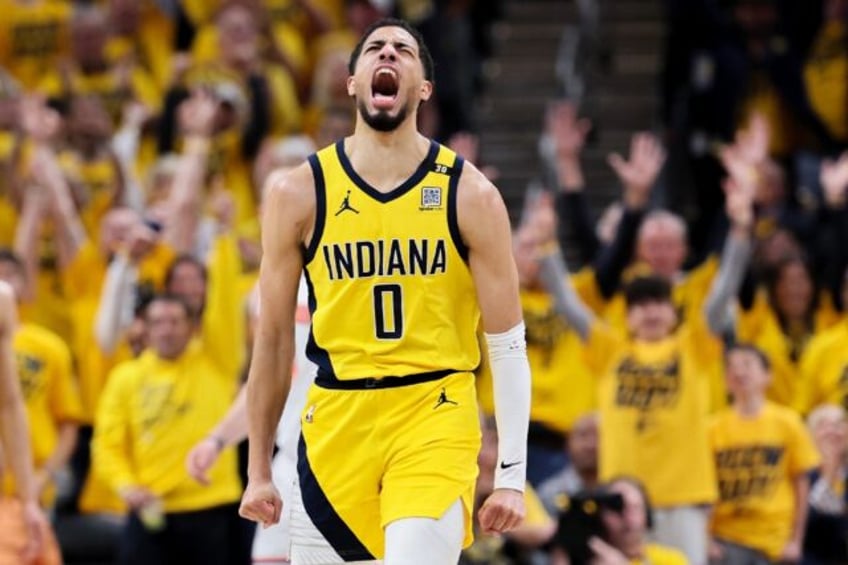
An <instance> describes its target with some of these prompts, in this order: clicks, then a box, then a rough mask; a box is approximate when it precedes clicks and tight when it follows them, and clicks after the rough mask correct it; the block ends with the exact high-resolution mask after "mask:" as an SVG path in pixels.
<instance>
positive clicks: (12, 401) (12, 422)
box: [0, 282, 44, 557]
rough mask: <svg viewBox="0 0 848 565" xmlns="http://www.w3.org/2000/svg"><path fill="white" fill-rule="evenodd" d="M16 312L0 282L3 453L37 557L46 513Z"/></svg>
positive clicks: (31, 552) (8, 291) (7, 289)
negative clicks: (19, 366)
mask: <svg viewBox="0 0 848 565" xmlns="http://www.w3.org/2000/svg"><path fill="white" fill-rule="evenodd" d="M15 312H16V304H15V296H14V293H13V292H12V289H11V288H10V287H9V286H8V285H6V284H5V283H2V282H0V448H2V449H0V453H2V454H3V456H4V457H3V462H4V463H5V464H6V465H8V466H9V468H10V469H11V471H12V477H13V478H14V479H15V485H16V486H17V491H18V499H19V500H20V501H21V504H22V505H23V511H24V520H25V522H26V525H27V531H28V534H29V539H28V542H27V548H26V553H27V555H26V557H34V556H35V555H37V554H38V553H39V552H40V550H41V543H42V539H41V535H42V534H41V532H42V526H43V522H44V516H43V515H42V514H41V509H40V508H39V507H38V500H37V498H36V492H35V482H34V480H33V477H34V476H35V473H34V471H33V466H32V454H31V451H30V445H29V431H28V426H27V416H26V408H25V407H24V399H23V395H22V394H21V388H20V383H19V382H18V374H17V370H16V368H15V353H14V351H13V349H12V340H13V337H14V333H15V328H16V327H17V319H16V315H15Z"/></svg>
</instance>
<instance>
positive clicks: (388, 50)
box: [380, 43, 397, 61]
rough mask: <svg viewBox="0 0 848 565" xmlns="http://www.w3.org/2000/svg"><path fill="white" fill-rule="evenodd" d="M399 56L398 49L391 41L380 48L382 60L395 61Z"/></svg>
mask: <svg viewBox="0 0 848 565" xmlns="http://www.w3.org/2000/svg"><path fill="white" fill-rule="evenodd" d="M396 58H397V50H396V49H395V46H394V45H392V44H391V43H386V44H385V45H383V48H382V49H380V60H381V61H386V60H388V61H394V60H395V59H396Z"/></svg>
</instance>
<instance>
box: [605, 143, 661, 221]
mask: <svg viewBox="0 0 848 565" xmlns="http://www.w3.org/2000/svg"><path fill="white" fill-rule="evenodd" d="M607 163H609V166H610V167H612V169H613V170H614V171H615V174H616V175H617V176H618V178H619V180H620V181H621V184H622V185H623V186H624V202H625V204H627V205H629V206H631V207H633V208H641V207H643V206H645V204H646V203H647V201H648V198H649V197H650V195H651V189H652V188H653V186H654V182H656V180H657V176H658V175H659V174H660V170H662V166H663V163H665V150H664V149H663V147H662V144H661V143H660V141H659V140H658V139H657V137H656V136H655V135H654V134H652V133H647V132H642V133H637V134H635V135H634V136H633V137H632V138H631V140H630V156H629V159H628V160H625V159H624V157H622V156H621V155H619V154H618V153H611V154H610V155H609V156H608V157H607Z"/></svg>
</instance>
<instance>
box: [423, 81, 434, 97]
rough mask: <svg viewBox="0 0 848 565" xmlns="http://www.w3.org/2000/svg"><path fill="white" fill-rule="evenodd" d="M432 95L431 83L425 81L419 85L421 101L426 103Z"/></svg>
mask: <svg viewBox="0 0 848 565" xmlns="http://www.w3.org/2000/svg"><path fill="white" fill-rule="evenodd" d="M432 95H433V83H432V82H430V81H429V80H425V81H423V82H422V83H421V101H422V102H426V101H427V100H429V99H430V96H432Z"/></svg>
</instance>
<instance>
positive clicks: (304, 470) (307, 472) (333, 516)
mask: <svg viewBox="0 0 848 565" xmlns="http://www.w3.org/2000/svg"><path fill="white" fill-rule="evenodd" d="M297 475H298V477H299V478H300V493H301V496H302V498H303V507H304V509H306V514H307V515H309V519H310V520H312V523H313V524H315V527H316V528H318V531H319V532H321V535H322V536H324V539H325V540H327V542H328V543H329V544H330V545H331V546H332V547H333V549H334V550H335V552H336V553H338V554H339V557H341V558H342V559H344V560H345V561H371V560H373V559H376V557H374V556H373V555H371V552H370V551H368V549H367V548H366V547H365V545H363V543H362V542H361V541H359V538H358V537H356V534H354V533H353V531H351V529H350V528H349V527H348V525H347V524H345V522H344V520H342V518H341V516H339V515H338V514H337V513H336V510H335V509H334V508H333V505H332V504H331V503H330V501H329V500H328V499H327V495H326V494H324V491H323V490H322V489H321V485H320V484H318V479H317V478H315V474H314V473H313V472H312V468H311V467H310V465H309V458H308V456H307V452H306V441H304V439H303V434H300V439H299V440H298V442H297Z"/></svg>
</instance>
